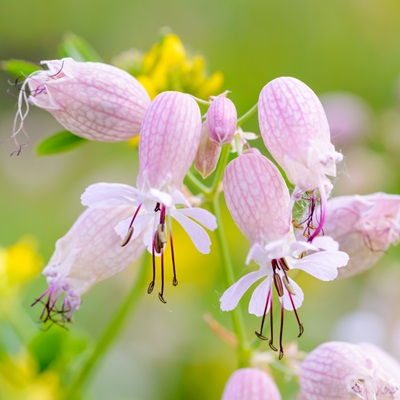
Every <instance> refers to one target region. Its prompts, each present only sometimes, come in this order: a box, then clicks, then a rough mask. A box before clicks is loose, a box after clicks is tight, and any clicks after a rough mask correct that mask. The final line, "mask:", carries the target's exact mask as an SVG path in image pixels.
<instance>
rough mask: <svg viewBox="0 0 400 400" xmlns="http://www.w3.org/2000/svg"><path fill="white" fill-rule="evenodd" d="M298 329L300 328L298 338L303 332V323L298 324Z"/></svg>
mask: <svg viewBox="0 0 400 400" xmlns="http://www.w3.org/2000/svg"><path fill="white" fill-rule="evenodd" d="M299 330H300V332H299V334H298V336H297V337H298V338H299V337H300V336H301V335H302V334H303V333H304V326H303V324H299Z"/></svg>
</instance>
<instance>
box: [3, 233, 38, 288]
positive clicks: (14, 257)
mask: <svg viewBox="0 0 400 400" xmlns="http://www.w3.org/2000/svg"><path fill="white" fill-rule="evenodd" d="M41 269H42V259H41V257H40V256H39V255H38V253H37V251H36V241H35V240H34V238H32V237H24V238H22V239H21V240H20V241H19V242H17V243H16V244H14V245H12V246H10V247H8V248H0V279H1V286H9V287H11V286H14V285H17V284H21V283H25V282H27V281H29V280H30V279H32V278H33V277H35V276H36V275H37V274H38V273H39V272H40V270H41Z"/></svg>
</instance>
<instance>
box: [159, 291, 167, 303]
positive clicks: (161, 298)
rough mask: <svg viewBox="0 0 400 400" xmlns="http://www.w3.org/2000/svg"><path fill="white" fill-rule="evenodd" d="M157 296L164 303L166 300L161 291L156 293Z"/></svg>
mask: <svg viewBox="0 0 400 400" xmlns="http://www.w3.org/2000/svg"><path fill="white" fill-rule="evenodd" d="M158 298H159V299H160V301H161V303H164V304H165V303H166V301H165V299H164V297H163V295H162V294H161V293H158Z"/></svg>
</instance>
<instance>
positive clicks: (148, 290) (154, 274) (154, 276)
mask: <svg viewBox="0 0 400 400" xmlns="http://www.w3.org/2000/svg"><path fill="white" fill-rule="evenodd" d="M155 236H156V234H155V233H154V235H153V243H152V245H151V255H152V262H153V278H152V280H151V282H150V284H149V287H148V288H147V293H148V294H150V293H151V292H152V291H153V289H154V282H155V280H156V255H155V242H156V239H155Z"/></svg>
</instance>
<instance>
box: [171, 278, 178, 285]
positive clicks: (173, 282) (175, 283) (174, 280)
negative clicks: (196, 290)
mask: <svg viewBox="0 0 400 400" xmlns="http://www.w3.org/2000/svg"><path fill="white" fill-rule="evenodd" d="M172 284H173V285H174V286H177V285H178V279H176V278H175V277H174V279H172Z"/></svg>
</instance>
